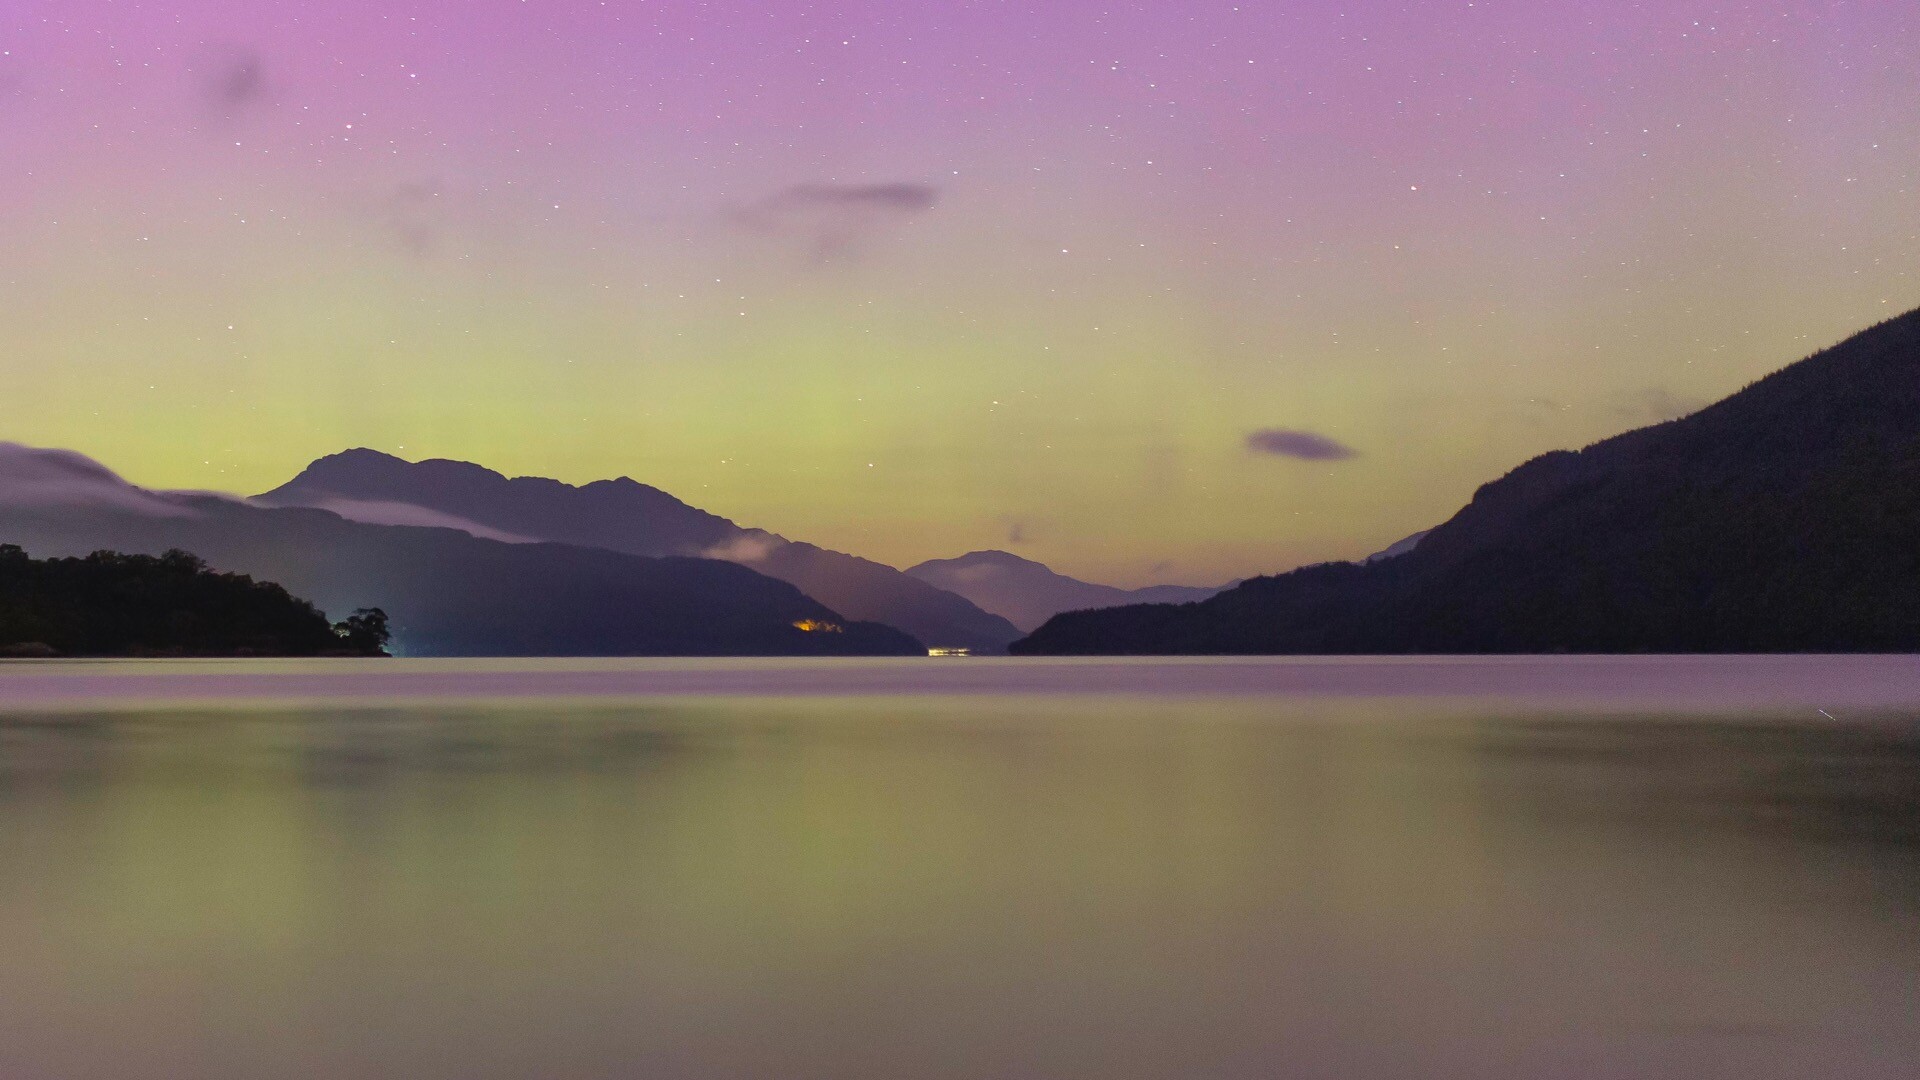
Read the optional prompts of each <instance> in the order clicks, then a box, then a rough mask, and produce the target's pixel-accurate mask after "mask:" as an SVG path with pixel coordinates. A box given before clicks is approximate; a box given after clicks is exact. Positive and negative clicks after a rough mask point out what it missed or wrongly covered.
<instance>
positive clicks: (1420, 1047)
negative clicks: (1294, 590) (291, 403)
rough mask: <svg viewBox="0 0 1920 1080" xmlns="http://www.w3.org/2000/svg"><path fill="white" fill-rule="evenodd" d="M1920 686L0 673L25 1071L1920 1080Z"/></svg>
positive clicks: (1285, 670) (12, 991)
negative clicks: (1830, 1079)
mask: <svg viewBox="0 0 1920 1080" xmlns="http://www.w3.org/2000/svg"><path fill="white" fill-rule="evenodd" d="M1916 1012H1920V659H1916V658H1819V657H1806V658H1759V659H1754V658H1746V659H1679V658H1638V659H1607V660H1601V659H1591V658H1571V659H1557V660H1553V659H1548V660H1541V659H1493V660H1418V661H1415V660H1347V661H1342V660H1312V661H1298V660H1281V661H1264V660H1257V661H1218V662H1210V661H1202V662H1124V663H1113V662H1102V661H1032V662H1028V661H967V660H956V661H936V660H929V661H910V660H908V661H880V662H863V661H824V662H804V663H797V662H779V661H761V662H726V661H704V662H702V661H691V662H664V661H633V662H550V663H505V664H489V663H458V662H446V663H433V662H404V661H402V662H392V663H387V664H381V663H360V662H353V661H344V662H325V663H305V664H296V663H276V664H228V663H195V662H172V663H142V664H121V663H112V664H84V663H73V664H25V663H20V664H6V665H0V1077H5V1078H7V1080H13V1078H16V1077H20V1078H35V1080H38V1078H67V1077H195V1078H203V1077H204V1078H229V1077H231V1078H241V1077H247V1078H254V1077H316V1078H318V1077H325V1078H329V1080H337V1078H352V1077H408V1078H429V1080H431V1078H456V1077H457V1078H491V1077H502V1078H505V1077H512V1078H525V1077H552V1078H574V1077H609V1078H611V1077H623V1078H624V1077H645V1078H676V1077H769V1078H772V1077H779V1078H807V1077H818V1078H823V1080H826V1078H835V1080H842V1078H844V1080H855V1078H888V1080H905V1078H921V1077H926V1078H946V1077H955V1078H959V1077H966V1078H1025V1077H1032V1078H1050V1080H1051V1078H1082V1077H1084V1078H1090V1080H1091V1078H1099V1080H1119V1078H1131V1077H1140V1078H1148V1077H1152V1078H1161V1077H1166V1078H1176V1077H1177V1078H1203V1077H1204V1078H1239V1077H1246V1078H1255V1077H1259V1078H1272V1077H1328V1078H1334V1077H1339V1078H1362V1080H1365V1078H1394V1077H1422V1078H1425V1077H1460V1078H1474V1080H1486V1078H1501V1077H1514V1078H1521V1077H1525V1078H1530V1080H1531V1078H1541V1077H1569V1078H1576V1077H1577V1078H1586V1077H1635V1078H1640V1077H1675V1078H1680V1077H1685V1078H1690V1080H1692V1078H1715V1077H1726V1078H1729V1080H1735V1078H1737V1080H1759V1078H1768V1077H1901V1078H1911V1077H1914V1076H1920V1020H1916V1016H1915V1014H1916Z"/></svg>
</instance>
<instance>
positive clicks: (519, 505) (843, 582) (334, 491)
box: [253, 449, 1020, 652]
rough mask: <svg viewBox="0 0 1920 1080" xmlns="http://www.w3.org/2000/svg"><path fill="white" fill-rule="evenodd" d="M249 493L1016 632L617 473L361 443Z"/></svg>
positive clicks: (954, 630)
mask: <svg viewBox="0 0 1920 1080" xmlns="http://www.w3.org/2000/svg"><path fill="white" fill-rule="evenodd" d="M253 501H254V502H256V503H260V504H262V505H267V506H283V507H284V506H309V507H317V508H321V509H327V510H332V511H334V512H336V513H339V514H341V515H342V516H345V517H348V518H352V519H355V520H359V521H367V522H383V523H389V524H432V525H443V526H447V527H451V528H459V529H463V530H465V531H467V532H470V533H474V534H475V535H480V536H491V537H494V538H498V539H504V540H546V541H555V542H559V543H565V544H578V545H583V546H587V547H598V548H606V549H607V550H610V551H622V552H627V553H629V554H634V555H654V556H658V555H700V556H705V557H708V558H716V559H725V560H728V561H730V562H736V563H739V564H740V565H742V566H748V567H751V568H753V569H754V570H757V571H759V572H760V573H763V574H766V575H768V576H770V577H776V578H779V579H780V580H782V581H786V582H790V583H792V584H794V585H797V586H799V587H800V589H801V591H803V592H805V593H806V594H807V595H809V596H811V597H814V598H815V599H817V600H819V601H820V602H822V603H824V604H826V605H828V606H829V607H831V608H833V609H834V610H835V611H839V612H841V613H843V614H844V615H846V617H847V618H849V619H858V620H870V621H873V622H883V623H886V624H887V625H889V626H895V627H899V628H900V629H902V630H905V631H907V632H908V633H910V634H913V635H914V636H915V637H918V638H920V639H922V640H924V641H926V642H927V643H929V644H932V645H963V646H967V647H969V648H972V649H975V650H978V651H982V652H999V651H1001V650H1003V649H1005V648H1006V645H1007V643H1008V642H1010V641H1012V640H1013V639H1014V638H1016V637H1019V636H1020V631H1019V629H1017V628H1016V627H1015V626H1014V625H1013V624H1012V623H1009V622H1008V621H1007V620H1005V619H1003V618H1001V617H999V616H997V615H992V614H989V613H987V612H985V611H982V610H980V608H978V607H976V606H975V605H974V604H972V603H971V602H969V601H968V600H966V599H965V598H963V597H961V596H957V595H954V594H953V593H950V592H945V591H942V590H940V589H938V588H935V587H934V586H932V585H928V584H927V583H925V582H923V581H919V580H917V579H915V578H911V577H908V576H907V575H905V574H902V573H901V572H900V571H898V570H896V569H894V568H893V567H891V566H886V565H883V564H881V563H877V562H872V561H870V560H867V559H862V558H858V557H856V556H853V555H846V554H842V553H840V552H837V551H828V550H826V549H824V548H819V547H815V546H814V545H812V544H804V543H797V542H795V541H791V540H788V539H786V538H784V537H781V536H776V535H774V534H773V533H769V532H763V531H761V530H759V529H748V528H743V527H742V526H739V525H736V524H734V523H733V522H731V521H729V520H727V519H726V518H723V517H718V516H716V515H713V514H709V513H707V512H706V511H704V510H700V509H697V508H695V507H692V506H688V505H687V504H686V503H683V502H681V501H680V500H679V499H676V498H674V497H673V496H671V495H669V494H667V493H666V492H664V491H661V490H659V489H658V488H651V487H648V486H646V485H645V484H640V483H636V482H635V481H633V480H630V479H627V478H626V477H621V478H620V479H618V480H596V481H594V482H593V483H590V484H584V485H581V486H579V487H575V486H574V485H572V484H565V483H561V482H560V481H558V480H548V479H545V478H542V477H535V476H521V477H514V478H511V479H510V478H508V477H506V476H503V475H501V474H500V473H497V472H494V471H493V470H491V469H487V468H483V467H481V466H479V465H474V464H470V463H468V462H464V461H446V460H429V461H418V462H411V461H406V460H403V459H401V458H397V457H394V456H392V455H390V454H382V453H379V452H378V451H374V450H365V449H361V450H348V451H346V452H344V453H339V454H333V455H330V456H328V457H324V458H321V459H320V460H318V461H315V462H314V463H313V464H311V465H309V466H307V468H306V469H305V470H304V471H303V472H301V474H300V475H299V476H296V477H294V478H293V479H292V480H290V481H288V482H287V483H285V484H283V485H281V486H280V487H277V488H275V489H274V490H272V491H269V492H267V493H266V494H264V495H260V496H258V497H256V498H255V499H254V500H253Z"/></svg>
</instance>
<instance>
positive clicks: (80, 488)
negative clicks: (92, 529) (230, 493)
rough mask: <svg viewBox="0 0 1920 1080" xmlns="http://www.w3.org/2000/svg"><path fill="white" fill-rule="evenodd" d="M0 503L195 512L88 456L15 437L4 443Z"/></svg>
mask: <svg viewBox="0 0 1920 1080" xmlns="http://www.w3.org/2000/svg"><path fill="white" fill-rule="evenodd" d="M0 507H13V508H32V509H52V508H62V507H95V508H99V507H106V508H109V509H114V510H129V511H132V512H134V513H137V514H147V515H150V516H153V517H192V516H194V514H193V511H192V510H190V509H188V508H186V507H184V506H179V505H176V504H174V503H172V502H169V501H167V499H165V498H164V497H162V496H160V495H157V494H155V493H153V492H150V491H147V490H146V489H144V488H138V487H135V486H133V485H132V484H129V483H127V482H126V481H125V480H122V479H120V477H118V476H117V475H115V474H114V472H113V470H111V469H109V468H107V467H106V466H104V465H102V464H100V463H99V462H97V461H95V460H93V459H92V458H89V457H86V456H85V455H82V454H76V453H74V452H73V451H71V450H43V449H41V448H39V447H33V446H22V445H20V444H19V443H11V442H0Z"/></svg>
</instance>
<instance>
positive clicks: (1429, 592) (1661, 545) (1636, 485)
mask: <svg viewBox="0 0 1920 1080" xmlns="http://www.w3.org/2000/svg"><path fill="white" fill-rule="evenodd" d="M1915 649H1920V312H1914V313H1911V314H1908V315H1905V316H1902V317H1900V318H1898V319H1895V320H1892V321H1890V322H1887V323H1883V324H1881V325H1879V326H1877V327H1875V328H1873V329H1871V330H1868V331H1866V332H1864V333H1862V334H1859V335H1857V336H1855V337H1853V338H1852V339H1850V340H1848V341H1846V342H1844V343H1842V344H1840V345H1838V346H1835V347H1833V348H1831V349H1828V350H1826V351H1825V352H1822V353H1820V354H1818V355H1816V356H1813V357H1811V358H1809V359H1806V360H1803V361H1801V362H1799V363H1796V364H1793V365H1791V366H1790V367H1787V368H1785V369H1783V370H1781V371H1778V372H1775V373H1774V374H1772V375H1770V376H1768V377H1766V378H1764V379H1762V380H1760V381H1759V382H1756V383H1754V384H1753V385H1751V386H1749V387H1747V388H1746V389H1744V390H1742V391H1740V392H1739V393H1737V394H1735V395H1733V396H1732V397H1729V398H1727V399H1725V400H1724V401H1721V402H1719V403H1717V404H1715V405H1711V406H1709V407H1707V408H1705V409H1702V410H1701V411H1699V412H1697V413H1694V414H1693V415H1691V416H1688V417H1685V418H1683V419H1679V420H1671V421H1668V422H1666V423H1662V424H1656V425H1654V426H1652V427H1647V428H1641V429H1639V430H1637V431H1630V432H1627V433H1626V434H1624V435H1619V436H1616V437H1614V438H1611V439H1607V440H1606V441H1604V442H1600V443H1596V444H1594V445H1592V446H1589V447H1587V448H1586V449H1584V450H1581V451H1579V452H1570V451H1564V450H1563V451H1555V452H1553V453H1550V454H1545V455H1542V456H1541V457H1538V458H1535V459H1533V460H1532V461H1529V462H1527V463H1526V464H1524V465H1522V466H1520V467H1519V468H1517V469H1515V470H1514V471H1512V472H1511V473H1509V474H1507V475H1506V476H1505V477H1503V478H1501V479H1499V480H1496V481H1494V482H1492V483H1490V484H1487V485H1486V486H1484V487H1482V488H1481V489H1480V490H1479V491H1478V492H1476V493H1475V495H1474V497H1473V501H1472V502H1471V503H1470V504H1468V505H1467V506H1466V507H1465V508H1464V509H1462V510H1461V511H1460V512H1459V513H1458V514H1456V515H1454V517H1453V518H1452V519H1450V520H1449V521H1447V522H1446V523H1445V524H1443V525H1441V526H1439V527H1438V528H1435V529H1434V530H1433V531H1432V532H1431V533H1429V534H1428V535H1427V536H1426V538H1425V539H1423V540H1421V541H1420V542H1419V544H1418V546H1416V547H1415V548H1414V549H1413V550H1412V551H1410V552H1407V553H1406V554H1404V555H1401V556H1399V557H1397V558H1391V559H1383V560H1380V561H1378V562H1375V563H1372V564H1370V565H1364V566H1362V565H1357V564H1353V563H1337V564H1330V565H1323V566H1314V567H1307V568H1303V569H1301V570H1296V571H1294V572H1293V573H1290V574H1284V575H1281V576H1278V577H1266V578H1256V579H1254V580H1252V581H1248V582H1246V583H1244V584H1242V585H1241V586H1240V587H1238V588H1236V589H1232V590H1229V591H1227V592H1224V593H1221V594H1220V595H1219V596H1216V597H1214V598H1212V599H1210V600H1206V601H1202V602H1201V603H1198V604H1188V605H1184V606H1179V607H1170V606H1136V607H1127V608H1116V609H1111V610H1107V611H1097V612H1076V613H1073V614H1068V615H1062V616H1059V617H1057V618H1055V619H1053V620H1052V621H1050V622H1048V623H1047V624H1046V625H1045V626H1043V627H1041V629H1040V630H1039V631H1038V632H1037V633H1035V634H1034V635H1033V636H1032V637H1030V638H1027V639H1026V640H1024V641H1022V642H1019V643H1017V644H1016V645H1015V647H1014V651H1015V652H1020V653H1381V652H1549V651H1561V650H1565V651H1574V652H1626V651H1649V652H1772V651H1780V652H1798V651H1835V652H1840V651H1910V650H1915Z"/></svg>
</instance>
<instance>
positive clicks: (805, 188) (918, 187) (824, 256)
mask: <svg viewBox="0 0 1920 1080" xmlns="http://www.w3.org/2000/svg"><path fill="white" fill-rule="evenodd" d="M939 201H940V189H939V188H936V187H934V186H932V185H931V184H917V183H908V182H897V183H889V184H822V183H807V184H795V185H794V186H792V187H790V188H786V189H785V190H782V191H777V192H775V193H774V194H772V195H769V196H767V197H766V198H764V199H761V200H760V201H759V202H756V203H752V204H750V205H748V206H745V207H741V208H740V209H737V210H735V211H733V213H732V218H733V220H734V221H735V222H736V223H737V224H739V225H741V226H742V227H744V228H746V229H748V230H750V231H752V232H755V233H758V234H760V235H762V236H768V237H773V238H777V239H785V240H789V241H793V242H796V243H799V244H801V245H802V246H803V247H805V248H806V250H807V253H808V255H809V256H810V257H811V258H812V259H814V261H816V262H834V261H842V260H847V259H852V258H856V257H858V256H859V254H860V253H861V252H862V251H863V250H864V249H865V248H866V246H867V245H868V244H869V243H871V242H872V241H873V240H874V239H875V238H876V237H878V236H879V235H880V234H881V233H883V232H885V231H886V230H887V229H890V228H895V227H898V226H900V225H904V224H906V223H907V222H908V221H911V220H912V219H913V218H915V217H917V216H919V215H920V214H924V213H926V212H927V211H929V210H931V209H933V208H934V206H935V205H936V204H938V203H939Z"/></svg>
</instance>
